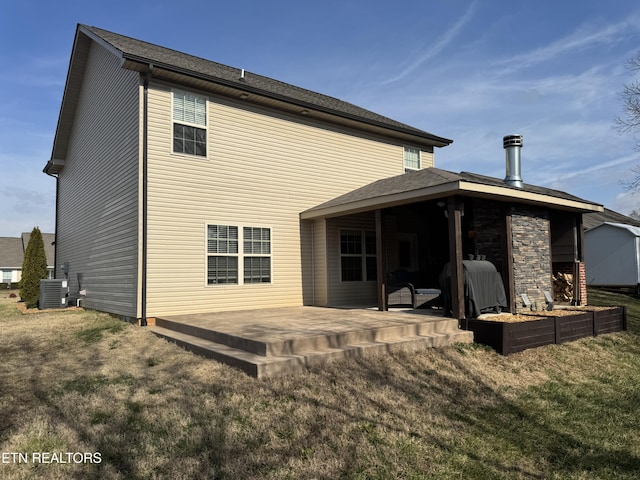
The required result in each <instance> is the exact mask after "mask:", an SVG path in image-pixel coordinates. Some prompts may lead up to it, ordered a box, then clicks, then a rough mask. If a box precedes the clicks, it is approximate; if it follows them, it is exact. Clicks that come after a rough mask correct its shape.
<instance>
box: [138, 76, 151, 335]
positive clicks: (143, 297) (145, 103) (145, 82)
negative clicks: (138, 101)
mask: <svg viewBox="0 0 640 480" xmlns="http://www.w3.org/2000/svg"><path fill="white" fill-rule="evenodd" d="M152 73H153V64H151V63H150V64H149V67H148V69H147V72H146V73H145V74H144V75H143V76H142V87H143V94H142V95H143V97H142V207H141V210H142V265H141V272H140V275H141V277H142V282H141V283H142V285H141V292H140V301H141V303H142V305H141V311H140V315H141V318H140V325H141V326H143V327H144V326H146V325H147V196H148V187H147V173H148V172H147V169H148V155H149V145H148V143H149V140H148V137H149V79H150V78H151V74H152Z"/></svg>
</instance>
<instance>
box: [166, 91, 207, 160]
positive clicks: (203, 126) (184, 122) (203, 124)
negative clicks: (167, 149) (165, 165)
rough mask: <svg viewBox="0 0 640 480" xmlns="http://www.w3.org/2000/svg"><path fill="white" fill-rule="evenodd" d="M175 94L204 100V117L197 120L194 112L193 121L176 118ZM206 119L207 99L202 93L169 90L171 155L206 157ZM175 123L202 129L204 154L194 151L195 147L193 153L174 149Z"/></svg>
mask: <svg viewBox="0 0 640 480" xmlns="http://www.w3.org/2000/svg"><path fill="white" fill-rule="evenodd" d="M176 95H178V96H181V95H183V96H189V97H193V98H195V99H199V100H204V112H203V116H204V118H203V119H202V120H201V121H199V120H198V119H197V118H195V115H196V112H194V119H193V121H189V120H186V119H184V118H178V119H176V117H175V115H176V110H175V108H176ZM208 119H209V99H208V98H207V97H206V96H204V95H198V94H197V93H193V92H188V91H186V90H172V91H171V153H172V154H173V155H184V156H187V157H193V158H208V156H209V128H208V123H209V122H208ZM176 125H182V126H185V127H190V128H194V129H199V130H203V131H204V142H205V145H204V155H200V154H198V153H195V149H194V153H187V152H180V151H176V150H175V143H174V135H175V126H176ZM194 134H195V130H194Z"/></svg>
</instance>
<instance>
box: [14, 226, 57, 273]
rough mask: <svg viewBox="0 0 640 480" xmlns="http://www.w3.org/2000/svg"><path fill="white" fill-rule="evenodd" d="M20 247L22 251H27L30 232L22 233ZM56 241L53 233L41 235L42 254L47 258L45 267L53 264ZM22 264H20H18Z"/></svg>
mask: <svg viewBox="0 0 640 480" xmlns="http://www.w3.org/2000/svg"><path fill="white" fill-rule="evenodd" d="M21 237H22V245H23V248H24V251H25V252H26V251H27V245H29V239H30V238H31V232H23V233H22V235H21ZM55 241H56V234H55V233H43V234H42V243H44V253H45V255H46V256H47V265H53V263H54V262H55V255H56V247H55V245H54V242H55ZM20 263H21V264H22V262H20Z"/></svg>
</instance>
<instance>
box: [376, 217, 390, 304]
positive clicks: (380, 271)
mask: <svg viewBox="0 0 640 480" xmlns="http://www.w3.org/2000/svg"><path fill="white" fill-rule="evenodd" d="M383 252H384V249H383V248H382V210H380V209H379V208H378V209H376V270H377V281H378V288H377V291H378V310H380V311H386V310H388V309H389V306H388V305H387V289H386V284H385V278H386V276H387V272H386V271H385V268H384V266H385V264H386V262H385V261H384V259H383V258H382V255H383Z"/></svg>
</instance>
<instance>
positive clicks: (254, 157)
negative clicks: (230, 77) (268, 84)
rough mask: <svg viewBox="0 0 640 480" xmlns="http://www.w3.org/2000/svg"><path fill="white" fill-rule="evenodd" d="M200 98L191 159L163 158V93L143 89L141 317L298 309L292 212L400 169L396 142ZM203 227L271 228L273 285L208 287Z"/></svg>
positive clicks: (166, 91)
mask: <svg viewBox="0 0 640 480" xmlns="http://www.w3.org/2000/svg"><path fill="white" fill-rule="evenodd" d="M196 93H197V92H196ZM208 98H209V102H208V110H207V114H208V117H207V118H208V125H207V132H208V138H207V140H208V145H207V149H208V157H207V158H198V157H192V156H185V155H175V154H172V153H171V129H172V125H171V90H170V88H168V87H163V86H161V85H157V84H156V85H153V86H152V88H150V91H149V121H150V125H149V169H148V189H149V190H148V257H147V259H148V269H147V274H148V277H147V278H148V290H147V292H148V304H147V308H148V310H147V314H148V315H149V316H159V315H168V314H178V313H195V312H202V311H215V310H232V309H246V308H264V307H277V306H295V305H302V304H303V286H302V269H303V263H302V254H303V252H301V249H300V242H301V238H307V235H306V234H305V232H301V229H300V219H299V213H300V212H301V211H303V210H305V209H308V208H310V207H312V206H315V205H318V204H320V203H322V202H325V201H327V200H329V199H331V198H333V197H335V196H337V195H341V194H343V193H346V192H348V191H350V190H352V189H354V188H357V187H360V186H362V185H365V184H367V183H370V182H372V181H374V180H377V179H379V178H383V177H388V176H392V175H397V174H399V173H402V172H403V157H402V152H403V147H402V144H401V143H397V144H396V143H385V142H382V141H379V140H377V139H374V138H369V137H364V136H357V135H354V134H352V133H351V132H348V131H343V130H341V129H338V128H334V127H331V128H329V129H328V128H326V126H324V125H320V124H315V123H314V121H313V119H312V118H309V117H310V116H307V117H305V116H302V115H300V116H299V117H297V116H289V115H285V114H280V113H277V112H273V111H269V110H266V109H262V108H258V107H255V108H254V107H251V106H249V105H248V104H247V103H245V102H242V101H241V100H238V101H237V102H234V101H231V100H228V99H222V98H221V97H216V96H209V97H208ZM207 224H223V225H246V226H262V227H269V228H271V235H272V282H271V283H270V284H260V285H238V286H229V285H227V286H221V285H207V284H206V226H207ZM314 226H315V225H314ZM314 235H315V234H314ZM314 254H315V256H316V257H317V256H318V255H319V253H318V252H317V251H316V252H315V253H314ZM306 265H308V263H306ZM305 268H308V267H305ZM306 275H307V274H306V273H305V278H308V277H307V276H306ZM317 288H319V287H318V286H317V285H316V289H317Z"/></svg>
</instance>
